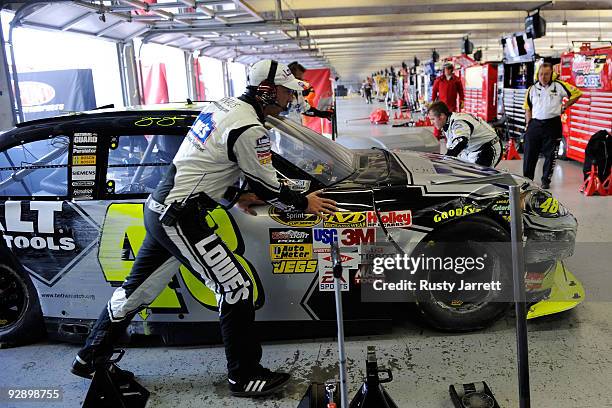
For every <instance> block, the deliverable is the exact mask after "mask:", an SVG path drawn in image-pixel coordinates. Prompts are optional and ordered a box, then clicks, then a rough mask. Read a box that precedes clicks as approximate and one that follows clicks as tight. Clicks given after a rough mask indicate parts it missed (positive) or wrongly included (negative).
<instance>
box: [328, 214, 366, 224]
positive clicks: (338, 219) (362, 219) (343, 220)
mask: <svg viewBox="0 0 612 408" xmlns="http://www.w3.org/2000/svg"><path fill="white" fill-rule="evenodd" d="M323 226H324V227H330V228H343V227H346V228H360V227H365V226H366V213H364V212H336V213H334V215H330V216H328V217H327V219H325V220H324V221H323Z"/></svg>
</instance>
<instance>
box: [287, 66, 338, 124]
mask: <svg viewBox="0 0 612 408" xmlns="http://www.w3.org/2000/svg"><path fill="white" fill-rule="evenodd" d="M288 67H289V69H290V70H291V73H292V74H293V76H295V78H296V79H297V80H298V82H299V83H300V84H301V85H302V90H301V91H297V92H296V93H295V96H294V98H293V100H292V101H291V103H289V106H288V109H287V112H286V116H287V117H288V118H289V119H291V120H293V121H295V122H297V123H299V124H302V115H304V116H310V117H317V118H323V119H328V120H331V119H332V116H333V114H334V111H333V110H325V111H323V110H319V109H317V108H316V107H315V106H313V105H314V104H315V102H314V98H315V96H316V95H315V90H314V88H313V87H312V85H310V84H309V83H308V82H306V80H304V74H305V73H306V68H304V66H303V65H301V64H300V63H299V62H297V61H293V62H292V63H290V64H289V65H288Z"/></svg>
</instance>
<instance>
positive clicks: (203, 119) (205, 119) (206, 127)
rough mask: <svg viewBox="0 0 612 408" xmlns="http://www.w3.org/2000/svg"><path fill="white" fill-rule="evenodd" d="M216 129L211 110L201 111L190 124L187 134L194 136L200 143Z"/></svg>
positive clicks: (204, 142)
mask: <svg viewBox="0 0 612 408" xmlns="http://www.w3.org/2000/svg"><path fill="white" fill-rule="evenodd" d="M215 129H216V126H215V121H214V120H213V114H212V113H211V112H202V113H200V115H199V116H198V118H197V119H196V121H195V122H194V124H193V125H192V126H191V129H190V130H189V135H191V136H193V137H195V138H196V139H197V140H198V141H199V142H200V144H202V145H204V144H206V140H207V139H208V137H209V136H210V134H211V133H212V132H213V131H214V130H215Z"/></svg>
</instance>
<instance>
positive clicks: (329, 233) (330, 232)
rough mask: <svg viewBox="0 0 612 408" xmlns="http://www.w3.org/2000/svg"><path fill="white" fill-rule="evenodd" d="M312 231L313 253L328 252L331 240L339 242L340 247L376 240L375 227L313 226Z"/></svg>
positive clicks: (369, 242)
mask: <svg viewBox="0 0 612 408" xmlns="http://www.w3.org/2000/svg"><path fill="white" fill-rule="evenodd" d="M312 233H313V251H314V252H315V253H326V252H329V251H330V244H331V243H332V242H339V244H340V246H341V247H351V246H360V245H363V244H371V243H374V242H375V241H376V229H374V228H344V229H332V228H315V229H313V231H312Z"/></svg>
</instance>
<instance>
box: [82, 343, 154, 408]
mask: <svg viewBox="0 0 612 408" xmlns="http://www.w3.org/2000/svg"><path fill="white" fill-rule="evenodd" d="M115 353H118V354H119V355H118V357H116V358H115V359H110V360H106V359H105V360H104V361H101V362H96V373H95V374H94V376H93V379H92V380H91V385H90V386H89V391H88V392H87V396H86V397H85V401H84V402H83V408H144V407H145V405H146V404H147V400H148V399H149V395H150V394H151V393H150V392H149V391H148V390H147V389H146V388H144V387H143V386H142V385H140V384H139V383H138V382H136V380H134V379H133V378H126V377H125V376H122V373H121V370H120V369H119V368H118V367H117V366H114V365H115V364H116V363H117V362H119V360H121V358H122V357H123V354H124V353H125V351H124V350H115ZM111 366H114V370H113V371H111Z"/></svg>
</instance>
